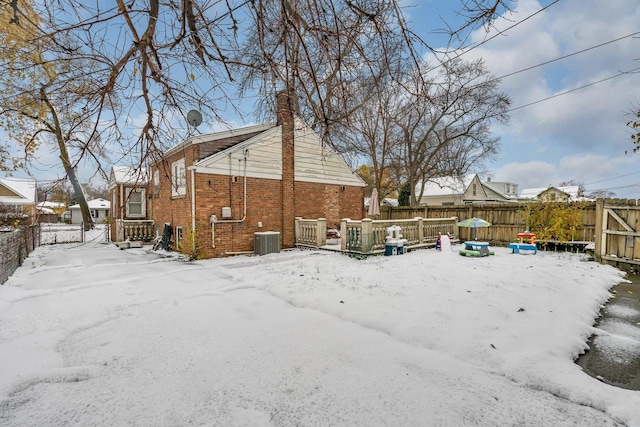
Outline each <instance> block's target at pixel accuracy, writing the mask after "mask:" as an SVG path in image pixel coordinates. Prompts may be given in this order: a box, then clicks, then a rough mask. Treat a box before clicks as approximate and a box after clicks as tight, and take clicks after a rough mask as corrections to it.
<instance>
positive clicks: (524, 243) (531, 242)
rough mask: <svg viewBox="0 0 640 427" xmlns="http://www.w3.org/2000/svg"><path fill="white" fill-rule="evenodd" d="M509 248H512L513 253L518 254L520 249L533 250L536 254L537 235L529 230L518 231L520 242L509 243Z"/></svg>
mask: <svg viewBox="0 0 640 427" xmlns="http://www.w3.org/2000/svg"><path fill="white" fill-rule="evenodd" d="M509 249H511V253H514V254H518V253H520V251H533V253H534V255H535V254H537V253H538V247H537V246H536V235H535V234H534V233H530V232H528V231H525V232H524V233H518V242H517V243H509Z"/></svg>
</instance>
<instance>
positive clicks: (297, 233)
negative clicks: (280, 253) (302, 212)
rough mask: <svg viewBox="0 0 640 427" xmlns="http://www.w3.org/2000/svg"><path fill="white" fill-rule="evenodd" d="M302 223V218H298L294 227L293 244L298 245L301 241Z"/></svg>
mask: <svg viewBox="0 0 640 427" xmlns="http://www.w3.org/2000/svg"><path fill="white" fill-rule="evenodd" d="M300 221H302V217H299V216H297V217H296V219H295V225H294V232H293V233H294V235H293V243H294V244H296V243H298V239H300V235H301V233H300Z"/></svg>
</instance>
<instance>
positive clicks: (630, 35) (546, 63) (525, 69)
mask: <svg viewBox="0 0 640 427" xmlns="http://www.w3.org/2000/svg"><path fill="white" fill-rule="evenodd" d="M638 34H640V31H637V32H635V33H631V34H628V35H626V36H623V37H618V38H617V39H613V40H609V41H608V42H604V43H600V44H597V45H595V46H591V47H588V48H585V49H582V50H578V51H576V52H572V53H569V54H566V55H563V56H560V57H558V58H555V59H550V60H549V61H545V62H541V63H539V64H537V65H532V66H530V67H527V68H523V69H521V70H518V71H514V72H512V73H508V74H505V75H503V76H500V77H496V78H495V79H493V80H501V79H503V78H505V77H511V76H513V75H515V74H519V73H523V72H525V71H529V70H533V69H534V68H538V67H542V66H544V65H548V64H551V63H553V62H556V61H560V60H563V59H566V58H569V57H571V56H575V55H579V54H581V53H584V52H588V51H590V50H593V49H597V48H599V47H602V46H606V45H608V44H611V43H615V42H618V41H620V40H624V39H628V38H629V37H633V36H636V35H638ZM490 81H492V80H490Z"/></svg>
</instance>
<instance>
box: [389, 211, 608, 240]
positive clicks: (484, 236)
mask: <svg viewBox="0 0 640 427" xmlns="http://www.w3.org/2000/svg"><path fill="white" fill-rule="evenodd" d="M540 206H541V204H540V203H539V202H536V203H517V204H510V203H509V204H506V203H492V204H477V205H451V206H423V207H391V206H386V207H382V208H381V209H380V219H384V220H399V219H409V218H414V217H422V218H450V217H457V218H458V219H459V220H460V221H461V220H463V219H467V218H472V217H476V218H482V219H484V220H486V221H489V222H490V223H491V227H487V228H479V229H478V230H477V238H478V240H483V241H488V242H491V243H493V244H507V243H509V242H514V241H516V235H517V234H518V233H522V232H523V231H525V230H530V231H532V232H535V233H539V234H541V235H542V234H543V233H544V232H545V230H535V229H532V228H533V227H532V217H533V214H534V211H535V209H536V208H539V207H540ZM558 206H560V205H559V204H558ZM562 206H568V207H572V208H573V209H575V210H576V211H577V212H578V213H579V216H580V218H579V219H578V220H577V221H576V222H577V225H576V226H573V227H572V229H571V230H568V238H563V239H557V238H550V239H546V240H547V241H551V242H558V241H559V240H563V241H564V242H566V243H571V242H577V243H585V244H586V243H587V242H593V241H594V240H595V236H596V202H572V203H564V205H562ZM543 227H545V228H546V226H543ZM458 233H459V234H458V236H459V237H460V240H472V239H473V238H474V231H473V230H472V229H469V228H463V227H460V229H459V230H458ZM543 240H545V239H543Z"/></svg>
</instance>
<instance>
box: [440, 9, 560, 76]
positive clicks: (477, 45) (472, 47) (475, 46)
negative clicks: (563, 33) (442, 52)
mask: <svg viewBox="0 0 640 427" xmlns="http://www.w3.org/2000/svg"><path fill="white" fill-rule="evenodd" d="M559 1H560V0H555V1H553V2H551V3H549V4H548V5H546V6H545V7H543V8H542V9H540V10H538V11H536V12H534V13H532V14H531V15H529V16H527V17H525V18H524V19H523V20H521V21H518V22H516V23H515V24H513V25H511V26H509V27H507V28H505V29H504V30H502V31H498V32H497V33H496V34H494V35H493V36H491V37H489V38H488V39H484V40H483V41H482V42H480V43H478V44H476V45H474V46H471V47H470V48H469V49H467V50H464V51H462V52H460V53H459V54H457V55H456V56H454V57H453V58H450V59H447V60H446V61H444V62H443V63H441V65H442V64H445V63H447V62H449V61H452V60H454V59H457V58H460V57H461V56H462V55H465V54H467V53H469V52H471V51H472V50H473V49H475V48H477V47H480V46H482V45H483V44H485V43H487V42H489V41H491V40H493V39H495V38H496V37H498V36H500V35H502V34H504V33H506V32H507V31H509V30H511V29H513V28H515V27H517V26H518V25H520V24H522V23H523V22H525V21H527V20H529V19H530V18H533V17H534V16H536V15H537V14H539V13H542V12H544V11H545V10H547V9H548V8H550V7H551V6H553V5H554V4H556V3H558V2H559ZM436 68H437V67H436Z"/></svg>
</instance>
